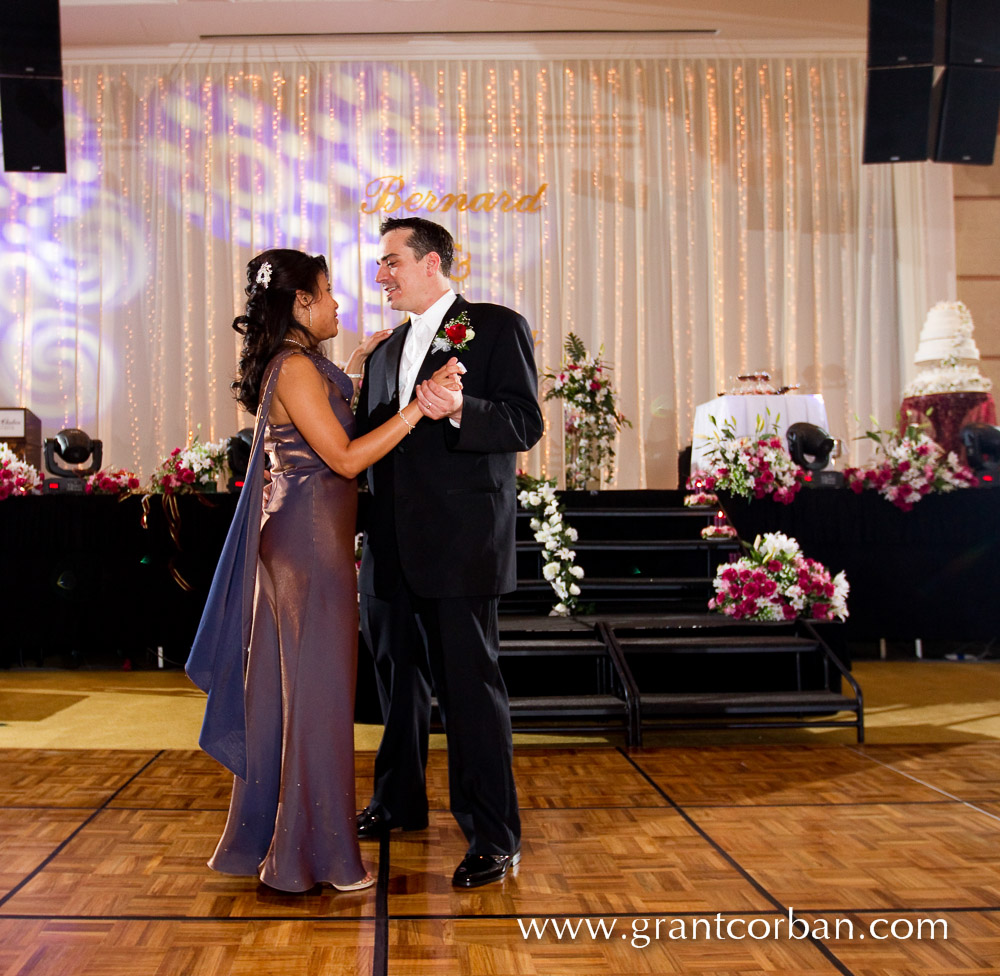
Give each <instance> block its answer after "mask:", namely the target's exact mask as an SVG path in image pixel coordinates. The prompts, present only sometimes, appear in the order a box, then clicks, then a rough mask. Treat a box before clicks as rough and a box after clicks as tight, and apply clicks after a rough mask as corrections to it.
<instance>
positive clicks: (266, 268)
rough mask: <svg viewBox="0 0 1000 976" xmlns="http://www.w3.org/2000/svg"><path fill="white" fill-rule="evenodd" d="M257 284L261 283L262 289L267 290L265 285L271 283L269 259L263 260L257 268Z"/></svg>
mask: <svg viewBox="0 0 1000 976" xmlns="http://www.w3.org/2000/svg"><path fill="white" fill-rule="evenodd" d="M257 284H258V285H263V286H264V290H265V291H267V286H268V285H269V284H271V263H270V261H265V262H264V263H263V264H262V265H261V266H260V267H259V268H258V269H257Z"/></svg>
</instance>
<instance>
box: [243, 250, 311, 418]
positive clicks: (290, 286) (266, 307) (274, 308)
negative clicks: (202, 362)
mask: <svg viewBox="0 0 1000 976" xmlns="http://www.w3.org/2000/svg"><path fill="white" fill-rule="evenodd" d="M265 263H267V264H269V265H270V266H271V268H270V280H269V281H266V282H265V281H263V280H262V281H258V280H257V278H258V275H259V274H260V269H261V266H262V265H263V264H265ZM320 273H322V274H325V275H327V277H329V269H328V268H327V264H326V258H324V257H323V255H321V254H318V255H316V256H315V257H312V256H310V255H308V254H305V253H304V252H303V251H293V250H291V249H289V248H275V249H273V250H270V251H263V252H262V253H261V254H258V255H257V257H255V258H254V259H253V260H252V261H251V262H250V263H249V264H248V265H247V286H246V293H247V308H246V312H245V313H244V314H243V315H237V316H236V318H235V319H234V320H233V328H234V329H235V330H236V331H237V332H239V334H240V335H241V336H243V349H242V351H241V352H240V364H239V371H238V373H237V376H236V379H235V380H234V381H233V384H232V388H233V394H234V395H235V397H236V399H237V401H238V402H239V403H241V404H242V405H243V407H244V408H245V409H246V410H249V411H250V413H256V412H257V405H258V404H259V403H260V384H261V382H262V380H263V378H264V370H265V369H266V368H267V364H268V363H269V362H270V361H271V360H272V359H273V358H274V354H275V353H276V352H277V351H278V350H279V349H280V348H281V343H282V341H283V340H284V339H285V338H286V337H289V338H292V337H294V338H295V339H296V340H297V341H298V342H304V343H306V345H309V343H310V341H311V339H310V336H309V334H308V333H307V332H306V331H305V330H304V329H303V328H302V326H300V325H299V323H298V322H296V321H295V317H294V316H293V315H292V308H293V307H294V303H295V293H296V292H297V291H306V292H309V294H310V295H316V294H317V288H318V285H317V279H318V278H319V276H320ZM261 277H266V275H263V276H261ZM289 333H293V334H294V335H293V336H289Z"/></svg>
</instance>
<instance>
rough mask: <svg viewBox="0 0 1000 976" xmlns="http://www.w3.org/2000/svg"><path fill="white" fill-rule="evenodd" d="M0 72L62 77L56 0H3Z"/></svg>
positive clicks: (0, 12)
mask: <svg viewBox="0 0 1000 976" xmlns="http://www.w3.org/2000/svg"><path fill="white" fill-rule="evenodd" d="M2 7H3V9H2V11H0V16H2V18H3V30H2V31H0V75H14V76H18V77H26V78H60V77H62V50H61V44H60V40H59V0H4V2H3V5H2Z"/></svg>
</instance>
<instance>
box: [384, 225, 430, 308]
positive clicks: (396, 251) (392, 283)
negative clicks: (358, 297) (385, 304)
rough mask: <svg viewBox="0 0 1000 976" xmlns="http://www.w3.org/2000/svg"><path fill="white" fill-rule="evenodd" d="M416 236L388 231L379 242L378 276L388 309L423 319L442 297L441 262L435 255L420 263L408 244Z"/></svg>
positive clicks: (403, 229) (399, 230)
mask: <svg viewBox="0 0 1000 976" xmlns="http://www.w3.org/2000/svg"><path fill="white" fill-rule="evenodd" d="M412 233H413V232H412V231H411V230H410V229H409V228H408V227H399V228H397V229H396V230H391V231H389V233H388V234H386V235H384V236H383V238H382V240H381V241H380V242H379V255H380V256H379V259H378V274H376V275H375V283H376V284H378V285H381V286H382V290H383V291H384V292H385V296H386V298H387V299H388V300H389V305H390V306H391V307H392V308H394V309H395V310H396V311H397V312H413V313H414V314H415V315H420V314H421V313H423V312H426V311H427V309H428V308H430V307H431V305H433V304H434V302H436V301H437V300H438V299H439V298H440V297H441V295H442V294H443V290H442V285H441V280H440V279H441V276H440V275H439V274H438V270H437V269H438V266H439V263H440V262H439V259H438V256H437V254H436V253H435V252H434V251H431V252H430V253H429V254H425V255H424V256H423V257H422V258H420V259H419V260H417V256H416V255H415V254H414V253H413V248H411V247H410V245H409V244H408V243H407V241H408V240H409V239H410V234H412Z"/></svg>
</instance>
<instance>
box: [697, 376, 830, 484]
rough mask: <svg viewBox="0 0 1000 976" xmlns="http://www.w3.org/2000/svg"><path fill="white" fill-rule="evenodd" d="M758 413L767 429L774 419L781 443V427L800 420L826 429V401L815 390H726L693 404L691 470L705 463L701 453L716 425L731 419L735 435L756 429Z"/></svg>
mask: <svg viewBox="0 0 1000 976" xmlns="http://www.w3.org/2000/svg"><path fill="white" fill-rule="evenodd" d="M769 413H770V416H768V414H769ZM712 417H714V418H715V422H716V425H717V427H716V426H713V425H712V421H711V419H710V418H712ZM758 417H761V418H762V419H763V421H764V429H765V430H767V431H770V430H773V425H774V423H775V422H777V425H778V435H779V436H780V437H781V441H782V445H783V446H784V445H785V431H787V430H788V428H789V427H791V425H792V424H796V423H799V422H800V421H801V422H804V423H809V424H815V425H816V426H817V427H822V428H823V430H825V431H827V432H829V427H828V426H827V419H826V404H824V403H823V397H822V396H821V395H820V394H819V393H784V394H726V395H725V396H719V397H716V398H715V399H714V400H709V401H708V403H699V404H698V406H697V407H695V410H694V434H693V436H692V440H691V470H692V471H699V470H704V468H705V466H706V464H707V460H706V457H705V454H706V451H707V450H708V448H709V447H710V446H711V441H712V439H713V438H714V436H715V433H716V429H717V428H718V429H719V430H721V429H722V425H723V424H724V423H725V422H726V421H727V420H729V419H730V418H732V419H733V421H734V422H735V425H736V436H737V437H743V436H745V435H746V436H750V435H753V434H755V433H756V432H757V418H758Z"/></svg>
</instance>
